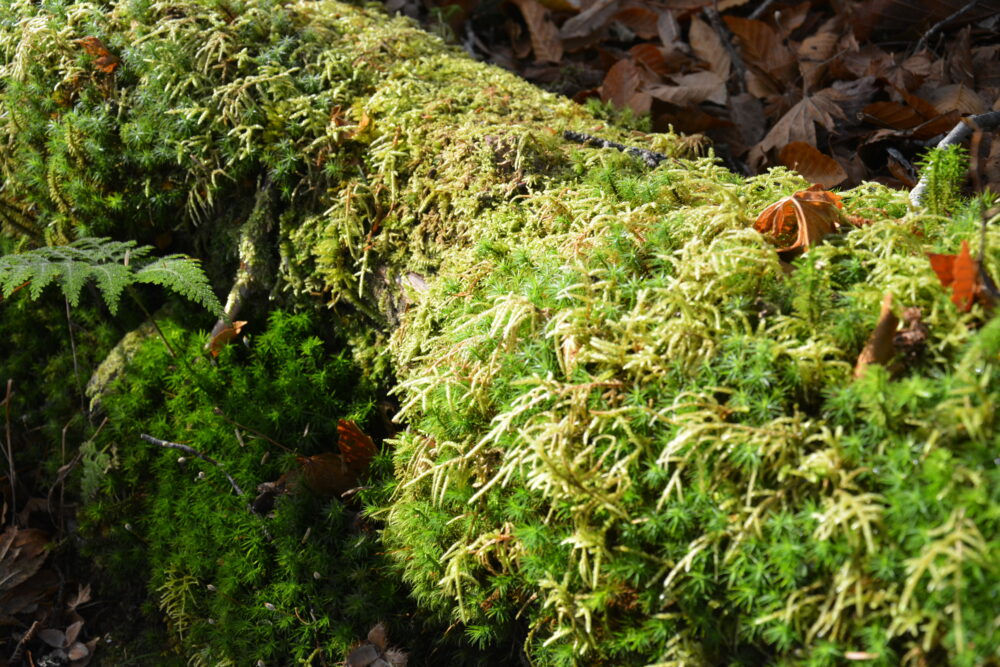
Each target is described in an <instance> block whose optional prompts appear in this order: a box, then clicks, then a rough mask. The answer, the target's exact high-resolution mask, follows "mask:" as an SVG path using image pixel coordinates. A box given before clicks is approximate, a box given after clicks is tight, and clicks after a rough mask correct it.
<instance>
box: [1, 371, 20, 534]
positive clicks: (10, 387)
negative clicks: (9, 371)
mask: <svg viewBox="0 0 1000 667" xmlns="http://www.w3.org/2000/svg"><path fill="white" fill-rule="evenodd" d="M13 392H14V380H13V379H12V378H9V379H8V380H7V395H6V396H5V397H4V399H3V405H4V417H5V423H6V428H5V431H6V435H7V449H6V451H5V453H6V454H7V468H8V470H9V471H10V472H8V473H7V474H8V475H9V476H10V479H9V481H10V525H12V526H13V525H14V518H15V516H16V515H17V514H16V513H17V502H16V498H15V491H14V485H15V484H16V483H17V477H16V475H15V474H14V443H13V439H12V438H11V436H10V398H11V395H12V394H13Z"/></svg>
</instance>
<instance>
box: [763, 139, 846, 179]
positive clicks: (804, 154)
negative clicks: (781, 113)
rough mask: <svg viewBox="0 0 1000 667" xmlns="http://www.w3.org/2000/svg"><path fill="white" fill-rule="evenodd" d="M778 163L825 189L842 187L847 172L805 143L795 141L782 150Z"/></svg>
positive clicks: (827, 156)
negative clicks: (836, 186)
mask: <svg viewBox="0 0 1000 667" xmlns="http://www.w3.org/2000/svg"><path fill="white" fill-rule="evenodd" d="M778 161H779V162H781V164H783V165H785V166H786V167H788V168H789V169H794V170H795V171H797V172H799V173H800V174H802V175H803V176H804V177H805V178H806V180H808V181H812V182H813V183H816V184H818V185H822V186H823V187H824V188H832V187H833V186H835V185H840V184H841V183H843V182H844V180H846V179H847V172H846V171H844V168H843V167H841V166H840V163H839V162H837V161H836V160H834V159H833V158H832V157H830V156H829V155H826V154H824V153H822V152H820V151H819V150H817V149H816V148H815V147H813V146H812V145H810V144H807V143H805V142H804V141H793V142H792V143H790V144H788V145H787V146H785V147H784V148H782V149H781V153H780V154H779V155H778Z"/></svg>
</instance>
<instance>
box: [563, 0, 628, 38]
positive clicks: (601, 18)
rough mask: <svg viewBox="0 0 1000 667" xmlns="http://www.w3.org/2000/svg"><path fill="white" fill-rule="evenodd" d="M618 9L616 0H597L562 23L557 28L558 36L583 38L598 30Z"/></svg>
mask: <svg viewBox="0 0 1000 667" xmlns="http://www.w3.org/2000/svg"><path fill="white" fill-rule="evenodd" d="M581 6H582V5H581ZM619 9H620V7H619V3H618V0H597V2H594V3H593V4H592V5H590V6H589V7H587V8H586V9H584V10H583V11H582V12H580V13H579V14H577V15H576V16H574V17H573V18H571V19H568V20H567V21H566V22H565V23H563V24H562V26H561V27H560V28H559V37H560V38H561V39H562V40H563V41H566V40H574V39H579V40H585V39H587V38H589V37H591V36H592V35H594V34H595V33H597V32H598V31H600V29H601V28H603V27H604V26H605V25H606V24H607V23H608V21H610V20H611V17H612V16H614V15H615V14H617V13H618V10H619Z"/></svg>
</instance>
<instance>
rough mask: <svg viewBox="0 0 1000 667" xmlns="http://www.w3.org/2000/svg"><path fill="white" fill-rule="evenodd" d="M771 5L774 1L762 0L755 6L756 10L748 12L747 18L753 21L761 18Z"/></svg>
mask: <svg viewBox="0 0 1000 667" xmlns="http://www.w3.org/2000/svg"><path fill="white" fill-rule="evenodd" d="M773 4H774V0H764V2H762V3H760V4H759V5H758V6H757V9H755V10H753V11H752V12H750V16H749V17H748V18H751V19H753V20H755V21H756V20H757V19H759V18H760V17H761V16H763V15H764V12H766V11H767V9H768V7H770V6H771V5H773Z"/></svg>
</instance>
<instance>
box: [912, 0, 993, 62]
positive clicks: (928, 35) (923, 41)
mask: <svg viewBox="0 0 1000 667" xmlns="http://www.w3.org/2000/svg"><path fill="white" fill-rule="evenodd" d="M978 4H979V0H970V2H968V3H966V5H965V6H964V7H962V8H961V9H959V10H958V11H956V12H955V13H954V14H951V15H950V16H948V17H946V18H944V19H942V20H941V21H938V22H937V23H935V24H934V25H933V26H931V29H930V30H928V31H927V32H925V33H924V36H923V37H921V38H920V41H918V42H917V45H916V46H915V47H913V53H920V50H921V49H922V48H924V47H925V46H926V45H927V43H928V42H930V41H931V40H932V39H934V38H935V37H937V34H938V33H939V32H941V30H943V29H944V27H945V26H946V25H948V24H949V23H951V22H952V21H954V20H955V19H957V18H959V17H960V16H961V15H962V14H966V13H968V12H971V11H972V10H973V9H975V7H976V5H978Z"/></svg>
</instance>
